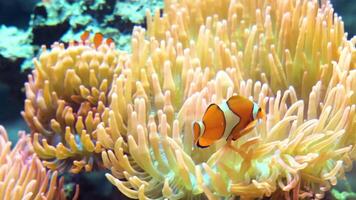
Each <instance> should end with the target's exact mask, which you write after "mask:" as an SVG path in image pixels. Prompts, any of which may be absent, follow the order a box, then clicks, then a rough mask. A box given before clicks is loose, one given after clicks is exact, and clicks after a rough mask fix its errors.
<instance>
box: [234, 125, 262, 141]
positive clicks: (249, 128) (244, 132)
mask: <svg viewBox="0 0 356 200" xmlns="http://www.w3.org/2000/svg"><path fill="white" fill-rule="evenodd" d="M257 122H258V120H253V121H252V122H250V123H249V124H247V126H246V127H245V128H244V129H242V130H241V131H240V132H238V133H237V134H234V135H233V137H232V140H234V141H235V140H237V139H239V138H240V137H242V136H244V135H246V134H247V133H249V132H250V131H252V129H254V128H255V127H256V125H257Z"/></svg>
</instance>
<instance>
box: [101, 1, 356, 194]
mask: <svg viewBox="0 0 356 200" xmlns="http://www.w3.org/2000/svg"><path fill="white" fill-rule="evenodd" d="M147 18H148V19H147V20H148V22H147V33H146V32H145V30H144V29H141V28H136V29H135V30H134V32H133V38H132V54H130V55H129V54H127V55H123V56H121V57H120V59H121V61H119V62H120V63H124V65H123V67H122V73H121V74H120V75H119V76H118V77H117V79H116V80H114V81H113V86H112V89H111V92H110V96H111V99H110V104H111V105H110V109H111V110H110V111H109V119H108V122H109V127H107V125H106V124H104V123H101V124H99V125H98V128H97V137H98V141H99V142H100V144H102V145H103V147H104V148H105V150H104V151H103V152H102V159H103V163H104V165H105V167H106V168H108V169H110V170H111V173H108V174H106V176H107V178H108V179H109V181H110V182H111V183H112V184H114V185H115V186H116V187H117V188H118V189H119V190H120V191H121V192H123V193H124V194H125V195H126V196H128V197H130V198H138V199H146V198H149V199H161V198H168V199H182V198H184V199H190V198H195V197H200V196H201V195H204V196H206V197H208V198H209V199H218V198H221V197H225V198H229V197H232V196H240V197H241V198H257V197H263V196H269V197H272V198H274V199H280V197H281V195H282V198H287V199H288V198H293V199H298V198H308V197H312V198H315V199H321V198H323V196H324V193H325V191H328V190H329V189H330V188H331V186H332V185H335V184H336V182H337V178H339V177H342V176H343V175H344V172H345V170H349V169H350V168H351V166H352V160H353V159H355V158H356V157H355V156H356V155H355V153H356V152H355V149H356V148H355V142H356V138H355V136H354V133H355V130H356V117H355V112H356V111H355V109H356V108H355V102H356V98H355V94H353V91H354V90H355V89H356V85H355V83H356V71H355V70H354V69H353V68H354V66H355V61H354V56H353V54H354V51H355V49H354V46H355V44H354V43H353V42H352V41H348V40H347V39H346V37H345V34H344V30H343V22H342V21H341V20H340V18H339V17H337V15H334V14H333V9H332V7H331V4H330V3H329V2H324V1H323V2H322V3H320V4H319V3H318V1H316V0H313V1H308V0H298V1H294V0H287V1H285V0H283V1H282V0H278V1H268V0H265V1H237V0H232V1H227V0H222V1H212V0H206V1H203V0H201V1H192V0H185V1H166V2H165V8H164V12H163V16H162V17H160V15H159V12H156V13H155V15H154V16H153V17H152V16H151V15H150V14H148V17H147ZM234 93H237V94H240V95H243V96H246V97H249V98H250V99H251V100H254V101H255V102H258V104H259V105H260V106H261V107H262V108H263V109H264V110H265V111H266V113H267V119H266V121H263V122H262V123H261V124H259V125H258V126H257V128H256V129H254V130H253V131H252V132H251V133H250V134H247V135H246V136H244V137H242V138H241V139H239V140H238V141H236V142H234V143H233V145H234V146H235V147H236V148H238V149H240V152H239V153H236V152H235V151H232V150H231V149H229V148H227V147H226V146H224V144H223V143H216V144H214V145H212V146H211V147H209V148H207V149H199V148H196V147H195V146H194V145H193V134H192V122H193V121H194V120H198V119H200V118H201V117H202V115H203V113H204V110H205V109H206V107H207V106H208V105H209V104H210V103H213V102H214V103H219V102H221V101H223V100H224V99H227V98H228V97H230V96H231V95H233V94H234Z"/></svg>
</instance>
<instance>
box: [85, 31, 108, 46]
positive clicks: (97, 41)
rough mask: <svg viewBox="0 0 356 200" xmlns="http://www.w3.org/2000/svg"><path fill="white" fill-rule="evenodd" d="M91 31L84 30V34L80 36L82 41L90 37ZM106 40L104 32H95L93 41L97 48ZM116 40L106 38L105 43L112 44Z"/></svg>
mask: <svg viewBox="0 0 356 200" xmlns="http://www.w3.org/2000/svg"><path fill="white" fill-rule="evenodd" d="M89 36H90V32H89V31H84V32H83V34H82V35H81V36H80V39H81V40H82V42H85V41H86V40H88V39H90V38H89ZM103 40H104V35H103V34H102V33H95V35H94V38H93V43H94V46H95V48H98V47H99V46H100V45H101V44H102V43H103ZM113 42H114V40H113V39H112V38H108V39H106V40H105V43H106V44H107V45H108V46H110V44H111V43H113Z"/></svg>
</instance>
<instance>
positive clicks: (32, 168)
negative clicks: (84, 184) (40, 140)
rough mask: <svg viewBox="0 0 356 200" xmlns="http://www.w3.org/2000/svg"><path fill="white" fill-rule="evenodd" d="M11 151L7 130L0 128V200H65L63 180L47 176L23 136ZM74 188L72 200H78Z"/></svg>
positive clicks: (21, 133)
mask: <svg viewBox="0 0 356 200" xmlns="http://www.w3.org/2000/svg"><path fill="white" fill-rule="evenodd" d="M19 137H20V138H19V140H18V142H17V144H16V146H15V147H14V148H13V149H12V150H11V142H9V141H8V137H7V133H6V130H5V129H4V128H3V127H2V126H0V199H14V200H18V199H48V200H52V199H53V200H55V199H58V200H60V199H61V200H63V199H66V194H65V191H64V179H63V177H62V178H60V180H59V181H58V172H56V171H55V172H46V169H45V168H44V166H43V165H42V163H41V161H40V160H39V159H38V158H37V156H36V155H35V154H34V153H33V151H32V145H31V142H30V138H29V137H28V136H27V135H26V134H25V133H23V132H20V133H19ZM78 192H79V190H78V188H77V190H76V194H75V195H74V197H73V199H77V198H78V194H79V193H78Z"/></svg>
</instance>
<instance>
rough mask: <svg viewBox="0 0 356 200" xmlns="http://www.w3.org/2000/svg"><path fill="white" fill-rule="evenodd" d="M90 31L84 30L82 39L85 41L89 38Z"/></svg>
mask: <svg viewBox="0 0 356 200" xmlns="http://www.w3.org/2000/svg"><path fill="white" fill-rule="evenodd" d="M89 35H90V33H89V31H84V33H83V34H82V35H81V36H80V39H81V40H82V41H83V42H85V41H86V40H87V39H88V38H89Z"/></svg>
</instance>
